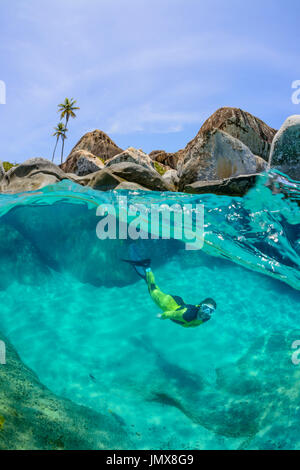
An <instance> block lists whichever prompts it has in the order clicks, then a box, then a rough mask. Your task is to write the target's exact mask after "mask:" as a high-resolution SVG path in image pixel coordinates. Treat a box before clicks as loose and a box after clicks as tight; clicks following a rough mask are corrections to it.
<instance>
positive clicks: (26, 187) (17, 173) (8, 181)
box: [0, 158, 66, 193]
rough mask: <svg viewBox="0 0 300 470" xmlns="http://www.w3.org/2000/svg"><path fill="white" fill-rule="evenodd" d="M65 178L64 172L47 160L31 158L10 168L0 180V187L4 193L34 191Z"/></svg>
mask: <svg viewBox="0 0 300 470" xmlns="http://www.w3.org/2000/svg"><path fill="white" fill-rule="evenodd" d="M65 178H66V174H65V173H64V172H63V171H62V170H61V169H60V168H59V167H58V166H56V165H54V163H51V162H50V161H49V160H46V159H44V158H31V159H30V160H26V161H25V162H24V163H21V164H20V165H18V166H14V167H13V168H11V169H10V170H9V171H8V172H7V173H6V174H5V177H4V178H3V179H2V181H1V182H0V189H1V192H5V193H20V192H24V191H35V190H36V189H40V188H43V187H44V186H47V185H49V184H54V183H57V182H58V181H61V180H63V179H65Z"/></svg>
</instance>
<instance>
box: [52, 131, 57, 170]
mask: <svg viewBox="0 0 300 470" xmlns="http://www.w3.org/2000/svg"><path fill="white" fill-rule="evenodd" d="M58 139H59V136H58V137H57V139H56V144H55V147H54V151H53V156H52V163H53V162H54V156H55V152H56V147H57V144H58Z"/></svg>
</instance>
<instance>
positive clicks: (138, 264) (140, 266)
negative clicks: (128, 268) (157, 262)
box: [122, 245, 151, 281]
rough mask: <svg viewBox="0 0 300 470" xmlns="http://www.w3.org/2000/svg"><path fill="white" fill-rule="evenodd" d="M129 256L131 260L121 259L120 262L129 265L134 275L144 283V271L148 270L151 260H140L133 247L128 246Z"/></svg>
mask: <svg viewBox="0 0 300 470" xmlns="http://www.w3.org/2000/svg"><path fill="white" fill-rule="evenodd" d="M129 255H130V258H131V259H122V261H124V262H125V263H129V264H131V265H132V267H133V268H134V269H135V271H136V273H137V274H138V275H139V276H140V277H141V278H142V279H144V280H145V281H146V269H147V268H150V265H151V259H149V258H147V259H141V257H140V256H139V253H138V250H137V248H136V247H135V246H134V245H130V247H129Z"/></svg>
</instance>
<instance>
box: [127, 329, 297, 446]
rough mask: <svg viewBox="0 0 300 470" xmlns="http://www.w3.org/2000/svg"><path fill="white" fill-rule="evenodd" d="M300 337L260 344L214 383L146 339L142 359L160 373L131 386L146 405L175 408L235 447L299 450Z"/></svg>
mask: <svg viewBox="0 0 300 470" xmlns="http://www.w3.org/2000/svg"><path fill="white" fill-rule="evenodd" d="M299 338H300V331H299V330H286V331H274V332H271V333H269V334H266V335H264V336H263V337H259V338H257V339H255V340H254V341H253V343H252V345H250V347H249V349H248V350H247V352H246V353H245V354H243V355H242V356H241V357H240V358H239V359H238V360H237V361H236V362H233V363H229V364H228V365H223V366H222V367H219V368H217V369H216V381H215V382H208V381H206V380H205V379H204V378H202V377H201V376H200V375H198V374H191V372H190V370H188V369H184V368H182V367H178V366H177V365H176V362H170V361H168V360H167V359H165V358H164V357H163V355H162V354H161V351H157V350H155V348H154V347H153V346H152V345H151V344H150V343H149V340H147V338H142V340H141V341H139V345H140V350H141V354H144V355H145V361H147V363H151V362H152V363H153V369H152V371H153V370H155V373H153V372H152V371H151V372H149V371H147V370H145V371H141V372H140V375H139V377H135V384H134V385H132V384H130V386H131V387H132V386H135V387H136V392H137V393H139V394H141V395H142V396H143V397H144V399H145V400H148V401H156V402H159V403H161V404H163V405H165V406H172V407H176V408H177V409H178V410H179V411H180V412H181V413H183V414H184V415H185V416H186V417H187V418H189V419H190V420H191V421H192V422H193V423H196V424H199V425H201V426H203V427H204V428H206V429H208V430H210V431H212V432H214V433H215V434H219V435H222V436H226V437H230V438H235V439H237V440H236V446H235V448H239V449H256V450H266V449H276V448H283V449H295V450H296V449H298V448H299V446H300V436H299V417H300V365H299V364H298V363H296V362H295V360H296V361H299V358H300V354H299V346H298V343H296V346H295V343H294V342H295V341H297V342H298V341H299ZM134 340H135V341H137V339H134ZM147 342H148V343H149V344H147ZM142 348H144V351H143V350H142ZM147 374H148V375H147ZM145 384H148V385H147V387H145ZM191 397H193V399H192V400H191Z"/></svg>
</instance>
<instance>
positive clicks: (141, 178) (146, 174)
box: [101, 162, 173, 191]
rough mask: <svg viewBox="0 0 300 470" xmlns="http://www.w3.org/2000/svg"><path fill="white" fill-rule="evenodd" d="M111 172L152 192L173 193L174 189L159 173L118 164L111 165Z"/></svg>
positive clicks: (131, 165) (130, 165) (129, 164)
mask: <svg viewBox="0 0 300 470" xmlns="http://www.w3.org/2000/svg"><path fill="white" fill-rule="evenodd" d="M101 171H104V170H101ZM109 171H110V172H111V173H112V174H113V175H114V176H117V177H118V178H121V179H122V180H125V181H130V182H132V183H137V184H140V185H141V186H144V187H145V188H148V189H151V190H152V191H172V189H173V188H172V187H170V186H169V184H168V183H167V182H166V181H165V180H164V179H163V178H162V177H161V176H160V174H159V173H158V172H157V171H155V170H152V169H150V168H146V167H144V166H141V165H136V164H135V163H130V162H123V163H117V164H114V165H111V166H110V167H109Z"/></svg>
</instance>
